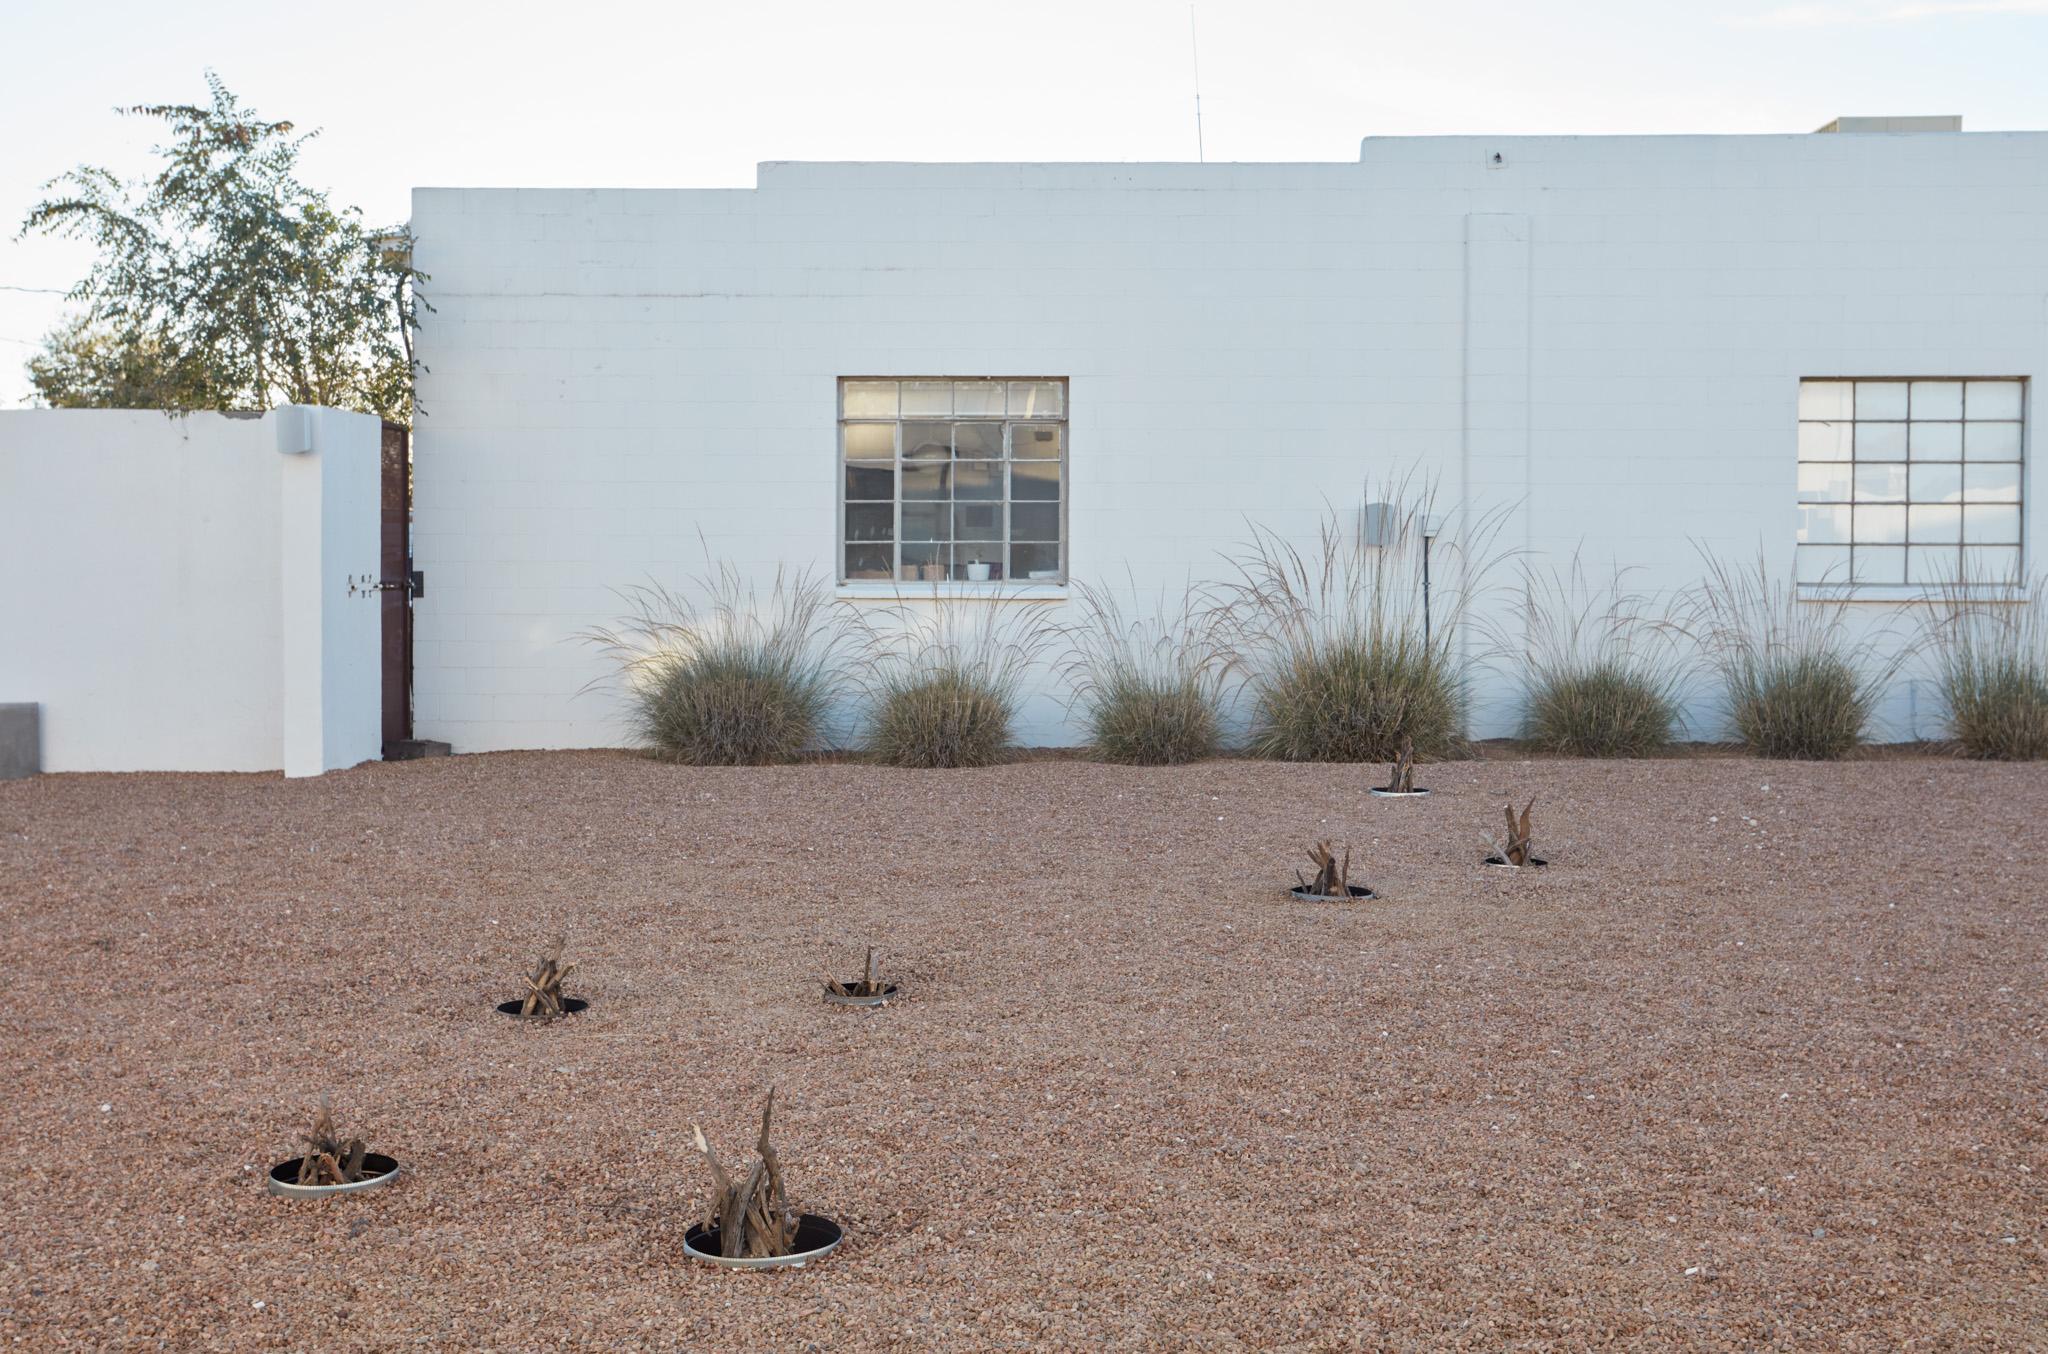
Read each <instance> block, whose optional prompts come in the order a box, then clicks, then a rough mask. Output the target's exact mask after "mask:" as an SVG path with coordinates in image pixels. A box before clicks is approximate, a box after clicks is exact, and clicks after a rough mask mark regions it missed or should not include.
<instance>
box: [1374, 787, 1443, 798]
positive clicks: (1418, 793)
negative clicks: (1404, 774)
mask: <svg viewBox="0 0 2048 1354" xmlns="http://www.w3.org/2000/svg"><path fill="white" fill-rule="evenodd" d="M1428 793H1429V791H1427V790H1382V789H1381V788H1380V787H1379V786H1377V785H1375V786H1373V787H1372V797H1373V798H1374V799H1420V798H1422V797H1423V796H1424V795H1426V794H1428Z"/></svg>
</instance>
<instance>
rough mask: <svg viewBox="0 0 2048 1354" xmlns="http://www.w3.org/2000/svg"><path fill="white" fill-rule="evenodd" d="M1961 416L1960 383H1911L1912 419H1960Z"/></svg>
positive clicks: (1961, 396)
mask: <svg viewBox="0 0 2048 1354" xmlns="http://www.w3.org/2000/svg"><path fill="white" fill-rule="evenodd" d="M1962 416H1963V383H1962V382H1961V381H1915V382H1913V417H1914V418H1915V419H1922V418H1961V417H1962Z"/></svg>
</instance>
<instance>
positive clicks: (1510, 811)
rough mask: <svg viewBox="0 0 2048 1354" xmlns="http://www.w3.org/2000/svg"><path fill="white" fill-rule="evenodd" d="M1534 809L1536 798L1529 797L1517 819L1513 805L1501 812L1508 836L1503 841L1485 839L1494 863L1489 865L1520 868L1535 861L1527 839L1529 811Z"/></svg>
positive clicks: (1534, 855) (1533, 848)
mask: <svg viewBox="0 0 2048 1354" xmlns="http://www.w3.org/2000/svg"><path fill="white" fill-rule="evenodd" d="M1535 807H1536V797H1535V796H1534V795H1531V796H1530V797H1529V802H1528V803H1527V804H1525V805H1523V806H1522V816H1521V817H1520V818H1519V819H1517V818H1516V817H1515V806H1514V805H1513V804H1509V805H1507V806H1506V807H1505V808H1504V809H1503V810H1502V812H1504V813H1505V814H1506V815H1507V820H1508V835H1507V839H1506V840H1505V841H1502V840H1499V839H1496V838H1493V837H1488V838H1487V841H1489V842H1491V843H1492V844H1493V854H1494V861H1493V862H1491V863H1496V864H1503V865H1516V866H1521V865H1527V864H1529V863H1530V862H1531V861H1533V860H1535V859H1536V851H1535V847H1534V846H1532V845H1531V843H1530V838H1529V810H1530V809H1533V808H1535Z"/></svg>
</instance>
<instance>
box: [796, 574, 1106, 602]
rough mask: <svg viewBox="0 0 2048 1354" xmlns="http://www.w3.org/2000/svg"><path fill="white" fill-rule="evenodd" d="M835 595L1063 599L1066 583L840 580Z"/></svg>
mask: <svg viewBox="0 0 2048 1354" xmlns="http://www.w3.org/2000/svg"><path fill="white" fill-rule="evenodd" d="M832 595H833V596H834V597H838V598H842V599H844V600H846V601H853V602H932V601H952V600H954V599H956V598H957V599H969V600H974V601H981V602H1064V601H1066V600H1067V585H1066V584H1064V583H993V582H991V583H918V582H912V581H910V580H908V579H906V580H905V581H903V582H901V583H891V582H888V581H886V580H877V581H875V582H867V581H865V580H863V581H860V582H854V583H841V584H839V585H838V586H837V587H836V588H834V589H833V592H832Z"/></svg>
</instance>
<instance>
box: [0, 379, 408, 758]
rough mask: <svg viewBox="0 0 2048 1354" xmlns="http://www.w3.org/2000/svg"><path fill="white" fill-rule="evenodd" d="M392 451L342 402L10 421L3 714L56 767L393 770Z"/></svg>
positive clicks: (2, 510) (18, 415) (3, 559)
mask: <svg viewBox="0 0 2048 1354" xmlns="http://www.w3.org/2000/svg"><path fill="white" fill-rule="evenodd" d="M286 442H296V443H297V444H299V445H304V446H309V447H310V448H311V450H310V451H307V452H305V453H303V454H296V455H291V454H281V446H282V445H283V444H284V443H286ZM378 449H379V428H378V423H377V420H376V419H374V418H371V417H369V416H367V415H363V414H351V413H344V412H341V411H337V410H331V409H291V410H280V411H278V412H276V413H273V414H271V415H267V416H265V417H261V418H257V417H249V418H240V417H229V416H226V415H220V414H192V415H187V416H181V417H175V418H174V417H168V416H166V415H164V414H162V413H157V412H150V411H139V410H71V409H62V410H20V411H8V412H4V413H0V577H5V578H6V579H7V580H9V582H8V586H7V587H6V588H5V589H0V701H35V702H37V703H39V704H40V705H41V706H42V726H43V751H42V762H43V768H44V769H45V770H48V771H145V770H157V771H267V770H277V769H279V768H283V769H284V770H286V771H287V772H288V773H290V774H294V775H312V774H318V773H319V772H320V771H321V770H324V769H326V768H329V767H335V766H347V765H352V764H354V763H356V762H359V761H363V760H366V759H368V758H372V757H375V756H377V755H378V752H379V738H380V728H379V713H380V706H379V701H380V691H379V685H378V666H377V664H378V652H379V650H378V645H379V629H378V620H377V610H378V609H377V596H376V593H375V592H373V591H367V590H365V589H364V588H363V587H362V583H363V582H371V583H374V581H375V574H376V570H377V542H378V516H377V510H378V503H377V488H378V483H377V476H378ZM351 584H354V585H355V591H354V592H353V593H351V591H350V587H351Z"/></svg>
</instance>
